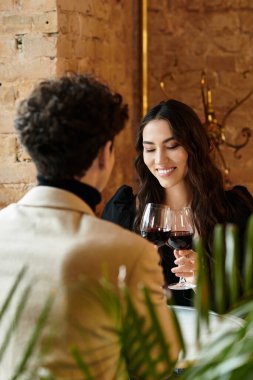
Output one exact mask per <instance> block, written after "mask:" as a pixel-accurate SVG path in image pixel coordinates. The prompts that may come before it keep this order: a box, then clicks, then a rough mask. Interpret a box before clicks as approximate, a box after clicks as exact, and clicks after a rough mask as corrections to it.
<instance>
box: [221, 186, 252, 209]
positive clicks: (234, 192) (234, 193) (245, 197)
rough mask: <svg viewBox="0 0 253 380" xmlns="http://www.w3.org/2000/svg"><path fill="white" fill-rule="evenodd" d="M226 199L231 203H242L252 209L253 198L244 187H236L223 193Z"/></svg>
mask: <svg viewBox="0 0 253 380" xmlns="http://www.w3.org/2000/svg"><path fill="white" fill-rule="evenodd" d="M225 194H226V197H227V198H228V199H229V200H231V201H238V200H241V202H244V203H246V204H248V205H249V206H251V207H252V208H253V196H252V194H251V193H250V192H249V190H248V189H247V187H245V186H241V185H236V186H234V187H233V188H232V189H230V190H226V191H225Z"/></svg>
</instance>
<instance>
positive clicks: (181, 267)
mask: <svg viewBox="0 0 253 380" xmlns="http://www.w3.org/2000/svg"><path fill="white" fill-rule="evenodd" d="M174 255H175V257H176V260H175V261H174V263H175V264H176V265H177V267H175V268H172V269H171V272H173V273H174V274H175V276H177V277H186V278H187V282H190V283H191V284H195V283H196V275H197V253H196V252H194V251H193V250H192V249H184V250H176V249H175V250H174Z"/></svg>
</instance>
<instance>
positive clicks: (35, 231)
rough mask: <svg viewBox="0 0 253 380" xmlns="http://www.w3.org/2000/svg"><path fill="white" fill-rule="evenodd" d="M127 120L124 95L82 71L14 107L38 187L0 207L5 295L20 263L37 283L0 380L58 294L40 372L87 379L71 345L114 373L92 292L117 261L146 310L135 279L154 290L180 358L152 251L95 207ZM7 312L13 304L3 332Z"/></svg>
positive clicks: (104, 321) (105, 318)
mask: <svg viewBox="0 0 253 380" xmlns="http://www.w3.org/2000/svg"><path fill="white" fill-rule="evenodd" d="M126 120H127V107H126V105H124V104H122V98H121V96H120V95H118V94H115V93H112V92H111V91H110V90H109V88H108V87H107V86H106V85H104V84H101V83H100V82H98V81H97V80H95V79H94V78H92V77H90V76H85V75H72V76H65V77H62V78H60V79H54V80H48V81H44V82H42V83H40V84H39V85H38V86H37V87H36V88H35V89H34V91H33V92H32V93H31V95H30V96H29V97H28V98H27V99H26V100H24V101H23V102H22V103H21V104H20V106H19V108H18V112H17V117H16V119H15V128H16V131H17V133H18V136H19V138H20V141H21V143H22V144H23V145H24V147H25V148H26V149H27V151H28V153H29V154H30V156H31V158H32V160H33V162H34V163H35V165H36V169H37V173H38V185H37V186H36V187H34V188H33V189H32V190H30V191H29V192H28V193H27V194H26V195H25V196H24V197H23V198H22V199H21V200H20V201H19V202H17V203H16V204H12V205H10V206H8V207H6V208H5V209H3V210H2V211H1V212H0V289H1V293H0V302H1V304H2V303H3V300H4V298H5V296H6V294H7V292H8V289H9V288H10V286H11V284H12V283H13V282H14V280H15V278H16V276H17V273H18V272H19V271H20V270H21V268H23V267H24V266H25V267H26V268H27V271H26V274H25V276H24V278H23V279H22V284H23V283H24V284H26V283H28V284H30V283H32V288H31V291H30V293H29V296H28V302H27V303H26V304H25V306H24V307H23V309H24V310H23V311H22V318H20V320H19V322H18V324H17V326H15V331H14V332H13V334H12V341H11V342H10V344H9V347H8V352H7V353H6V354H5V358H4V363H3V364H1V366H0V367H1V369H0V380H6V379H8V378H11V375H12V374H13V371H15V369H16V368H17V366H18V362H19V360H20V355H21V352H23V350H24V349H25V347H26V343H27V341H28V335H29V332H30V331H31V329H32V327H33V326H34V324H35V321H36V319H37V318H38V316H39V312H40V311H41V309H42V308H43V306H44V305H45V302H46V300H47V297H48V295H49V294H52V293H53V294H54V303H53V306H52V308H51V311H50V314H49V318H48V321H47V324H46V327H45V329H44V330H43V336H42V338H41V339H40V342H39V349H40V354H41V363H42V364H41V365H42V367H43V368H44V371H46V372H43V371H42V372H43V373H42V375H41V376H42V378H43V376H44V374H45V373H49V371H50V373H51V374H52V375H53V376H54V377H55V379H68V380H76V379H83V375H82V372H81V370H80V369H79V368H78V366H77V365H76V362H75V360H74V358H73V355H72V354H71V353H70V348H71V347H75V348H77V350H78V352H79V353H80V354H81V356H82V358H84V359H85V361H86V362H87V363H88V365H89V367H90V371H91V373H92V374H93V376H94V378H95V379H103V380H107V379H108V380H109V379H115V378H116V376H117V375H116V370H117V365H118V359H119V355H120V346H119V342H118V340H117V338H116V337H115V334H113V332H112V330H113V328H115V319H113V317H112V316H110V315H108V314H107V313H106V311H105V309H104V308H103V307H102V306H101V304H100V303H99V302H98V300H97V298H96V296H95V295H93V294H92V290H93V287H96V285H98V284H99V282H100V280H101V278H102V277H103V275H106V277H107V280H108V281H109V282H110V283H111V284H112V285H113V286H114V287H115V289H116V288H117V283H118V277H119V273H120V272H121V273H122V270H121V268H124V270H125V284H126V286H127V287H128V289H129V291H130V295H131V297H132V299H133V302H134V304H135V306H136V308H137V310H138V312H139V313H140V315H141V314H144V313H145V309H144V305H143V302H142V298H141V296H140V294H139V292H138V286H139V284H140V283H144V284H146V285H147V286H148V287H149V289H150V292H151V297H152V300H153V302H154V305H155V307H156V310H157V313H158V317H159V319H160V322H161V325H162V327H163V328H164V331H165V338H166V340H167V342H168V343H169V344H170V345H171V346H170V351H171V355H172V357H174V358H176V356H177V353H178V349H179V347H178V343H177V336H176V334H175V332H174V329H173V323H172V320H171V318H170V314H169V313H168V310H167V307H166V302H165V299H164V296H163V293H162V288H161V285H162V282H163V279H162V273H161V269H160V267H159V266H158V255H157V253H156V251H155V249H154V248H153V246H152V245H151V244H149V243H148V242H146V241H145V240H144V239H142V238H141V237H138V236H137V235H135V234H133V233H131V232H128V231H126V230H124V229H122V228H120V227H118V226H116V225H114V224H111V223H109V222H106V221H102V220H100V219H99V218H97V217H96V216H95V213H94V211H95V206H96V204H97V203H99V201H100V198H101V196H100V192H101V191H102V190H103V188H104V187H105V185H106V183H107V181H108V178H109V176H110V173H111V170H112V167H113V164H114V147H113V142H114V137H115V136H116V135H117V134H118V133H119V132H120V131H121V130H122V128H123V127H124V125H125V122H126ZM123 272H124V271H123ZM87 283H88V284H90V287H91V288H92V289H91V291H90V292H87V291H86V290H87V288H86V286H87ZM24 287H25V285H22V286H21V290H20V293H21V294H22V291H23V289H24ZM17 298H18V297H17ZM15 302H16V304H17V302H18V299H17V300H16V301H15ZM15 302H14V300H13V303H14V304H15ZM11 313H12V314H13V310H12V308H11V307H10V308H9V310H8V313H6V314H5V319H6V322H3V324H1V331H3V330H4V328H3V326H6V328H7V326H8V321H9V320H11V318H12V317H11V315H12V314H11ZM16 319H17V318H16ZM2 334H3V333H2ZM1 339H3V336H2V338H1ZM0 344H1V343H0ZM46 347H48V352H46V353H45V352H44V351H45V350H46ZM42 354H43V355H42ZM33 364H34V363H33ZM123 378H126V377H122V379H123Z"/></svg>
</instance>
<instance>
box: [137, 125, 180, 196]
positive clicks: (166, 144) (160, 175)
mask: <svg viewBox="0 0 253 380" xmlns="http://www.w3.org/2000/svg"><path fill="white" fill-rule="evenodd" d="M143 159H144V162H145V164H146V165H147V167H148V169H149V170H150V171H151V173H152V174H153V175H154V176H155V177H156V178H157V179H158V181H159V183H160V185H161V186H162V187H164V188H166V189H169V188H172V187H174V186H177V185H179V184H180V185H182V182H184V181H185V176H186V174H187V170H188V165H187V161H188V153H187V152H186V150H185V149H184V148H183V147H182V146H181V145H179V144H178V143H177V141H176V140H175V139H174V137H173V133H172V128H171V126H170V124H169V122H168V121H167V120H152V121H150V122H149V123H147V124H146V126H145V127H144V130H143Z"/></svg>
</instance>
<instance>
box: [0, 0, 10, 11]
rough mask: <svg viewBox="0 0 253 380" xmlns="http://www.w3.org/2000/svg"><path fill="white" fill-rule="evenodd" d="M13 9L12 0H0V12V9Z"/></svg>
mask: <svg viewBox="0 0 253 380" xmlns="http://www.w3.org/2000/svg"><path fill="white" fill-rule="evenodd" d="M12 10H13V0H1V1H0V12H2V11H5V12H6V11H12Z"/></svg>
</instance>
